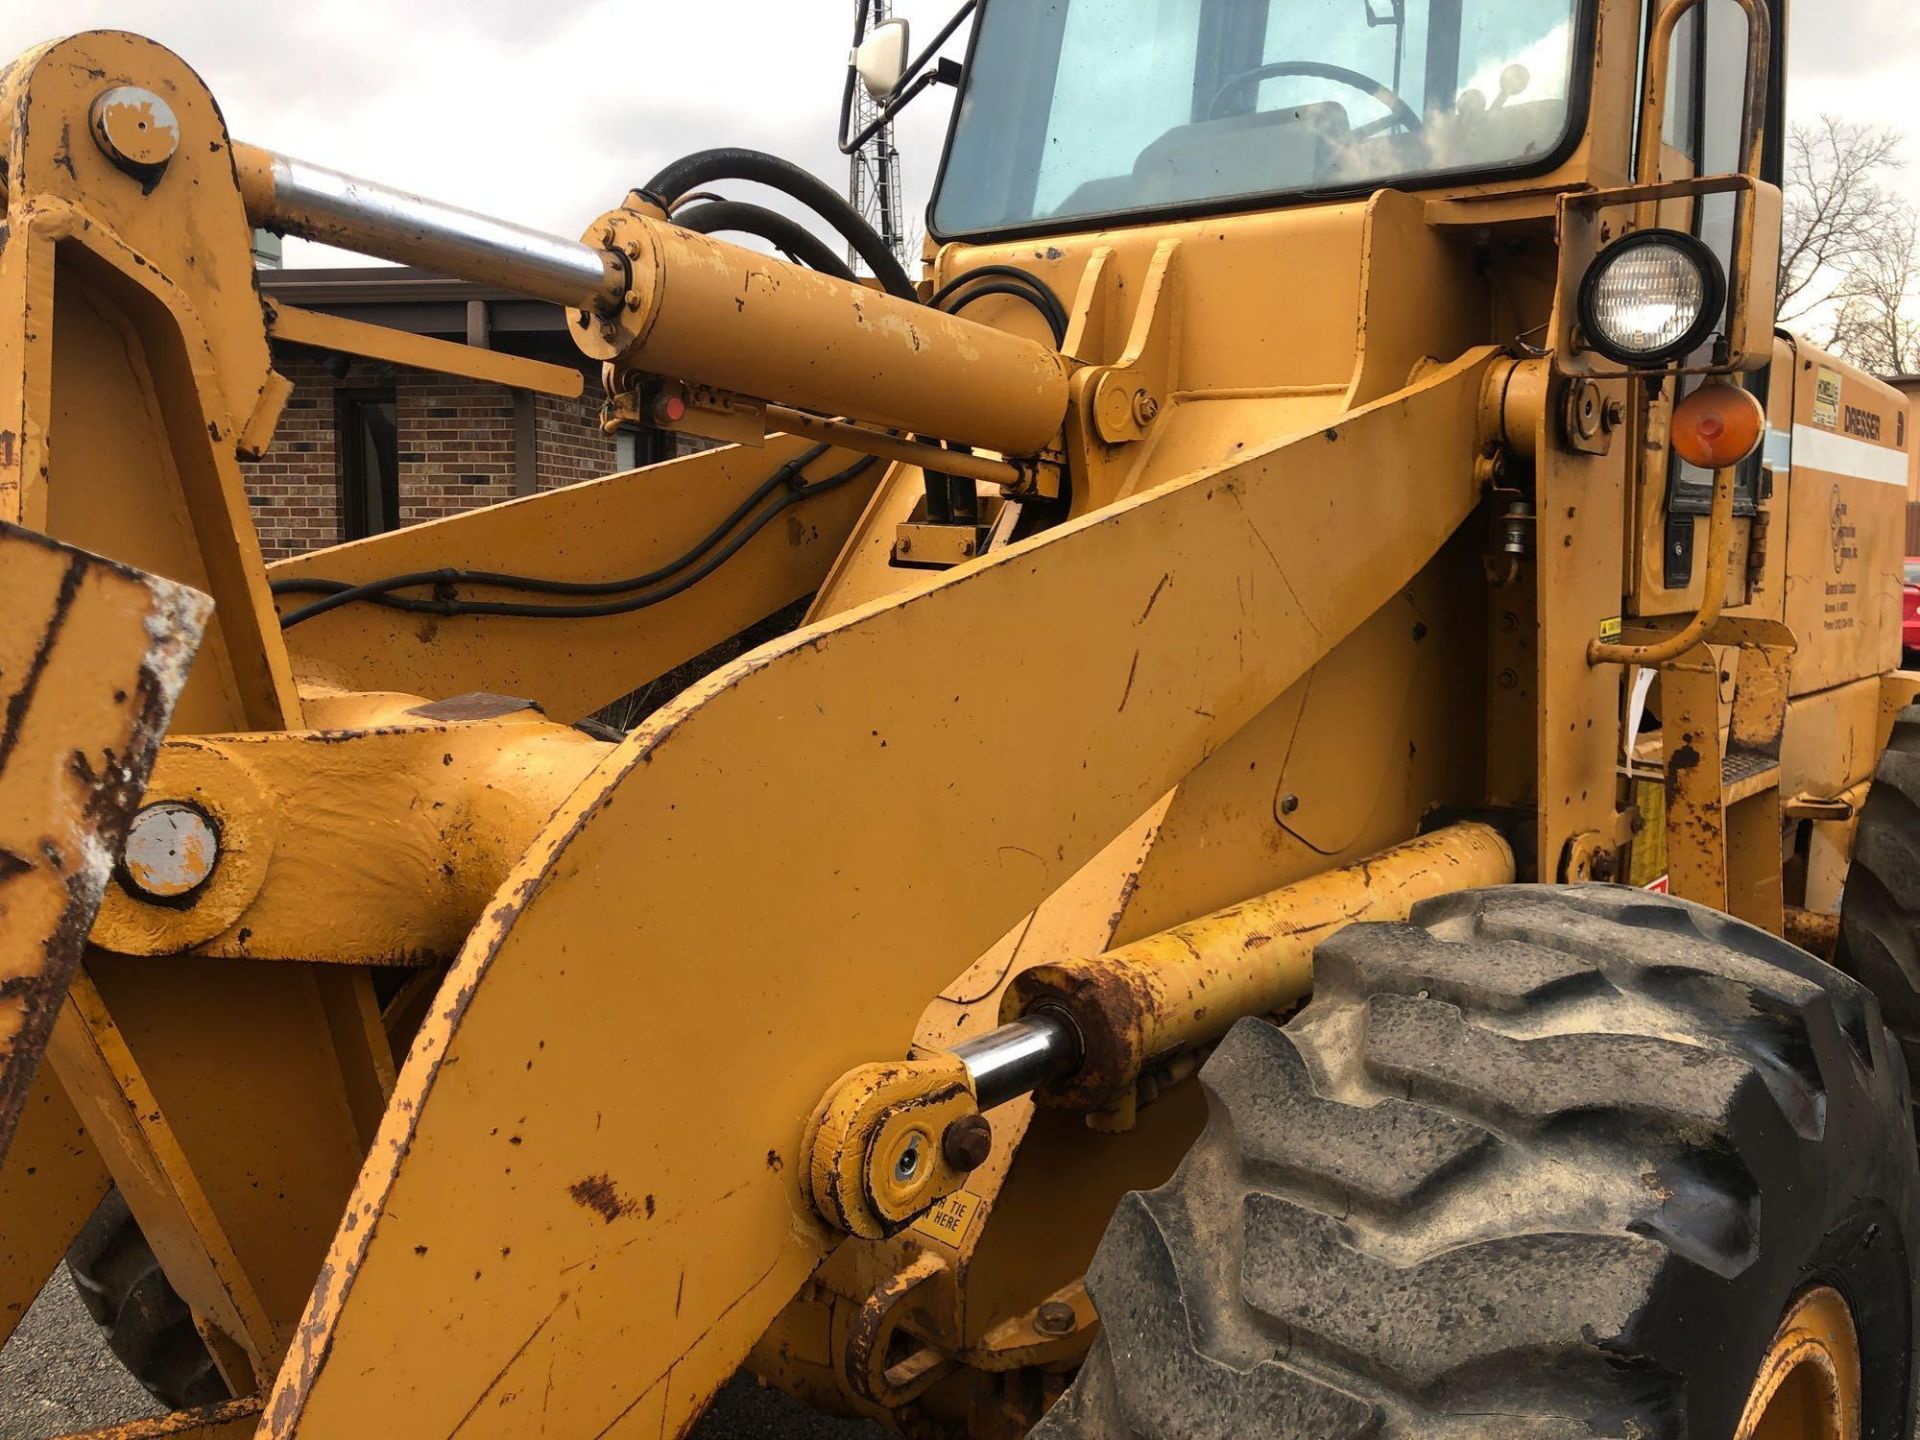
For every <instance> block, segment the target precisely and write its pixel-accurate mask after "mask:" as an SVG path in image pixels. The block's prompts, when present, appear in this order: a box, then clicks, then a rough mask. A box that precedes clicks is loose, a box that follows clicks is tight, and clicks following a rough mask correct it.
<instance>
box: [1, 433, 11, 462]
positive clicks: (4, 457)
mask: <svg viewBox="0 0 1920 1440" xmlns="http://www.w3.org/2000/svg"><path fill="white" fill-rule="evenodd" d="M13 449H14V445H13V431H11V430H0V465H6V466H9V467H11V466H12V465H13V463H14V455H13Z"/></svg>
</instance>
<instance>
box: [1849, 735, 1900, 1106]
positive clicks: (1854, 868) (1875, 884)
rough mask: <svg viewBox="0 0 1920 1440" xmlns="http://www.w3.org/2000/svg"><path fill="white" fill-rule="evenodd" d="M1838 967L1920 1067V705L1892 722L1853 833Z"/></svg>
mask: <svg viewBox="0 0 1920 1440" xmlns="http://www.w3.org/2000/svg"><path fill="white" fill-rule="evenodd" d="M1834 963H1835V964H1837V965H1839V966H1840V968H1841V969H1843V970H1845V971H1846V972H1847V973H1848V974H1850V975H1853V976H1856V977H1858V978H1859V979H1860V980H1861V981H1862V982H1863V983H1865V985H1866V987H1867V988H1868V989H1869V990H1871V991H1873V993H1874V994H1875V995H1876V996H1878V997H1879V1000H1880V1008H1881V1010H1882V1012H1883V1013H1884V1014H1885V1015H1886V1017H1887V1028H1888V1029H1890V1030H1892V1031H1893V1033H1894V1035H1895V1036H1896V1037H1897V1038H1898V1039H1899V1041H1900V1048H1901V1050H1902V1051H1904V1052H1905V1054H1906V1057H1907V1069H1908V1070H1909V1071H1912V1070H1913V1069H1914V1068H1915V1067H1916V1065H1920V705H1910V706H1908V707H1907V708H1906V709H1905V710H1902V711H1901V712H1900V714H1899V715H1898V716H1897V717H1896V718H1895V719H1894V722H1893V734H1892V737H1891V738H1890V739H1889V740H1888V741H1887V748H1886V749H1885V750H1884V751H1883V752H1882V753H1881V756H1880V763H1879V764H1878V765H1876V766H1875V767H1874V771H1873V784H1872V785H1871V786H1870V787H1869V788H1868V790H1867V803H1866V804H1865V805H1864V806H1863V807H1862V808H1861V811H1860V825H1859V828H1858V829H1857V830H1855V832H1854V839H1853V857H1852V860H1851V863H1850V864H1849V865H1848V867H1847V888H1846V892H1845V894H1844V895H1843V896H1842V897H1841V901H1840V949H1839V952H1838V953H1837V954H1836V955H1835V956H1834Z"/></svg>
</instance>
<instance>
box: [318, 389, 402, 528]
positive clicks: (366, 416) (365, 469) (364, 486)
mask: <svg viewBox="0 0 1920 1440" xmlns="http://www.w3.org/2000/svg"><path fill="white" fill-rule="evenodd" d="M334 412H335V414H336V415H337V416H338V417H339V423H340V450H339V454H340V494H341V499H342V506H341V509H342V512H343V515H342V519H343V521H344V526H343V528H344V531H345V535H344V538H345V539H348V540H359V539H363V538H364V537H366V536H368V535H378V534H380V533H381V532H382V531H383V530H391V529H393V528H394V527H395V526H397V525H398V524H399V523H400V425H399V417H398V413H397V411H396V410H395V407H394V401H393V391H391V390H341V391H337V392H335V394H334Z"/></svg>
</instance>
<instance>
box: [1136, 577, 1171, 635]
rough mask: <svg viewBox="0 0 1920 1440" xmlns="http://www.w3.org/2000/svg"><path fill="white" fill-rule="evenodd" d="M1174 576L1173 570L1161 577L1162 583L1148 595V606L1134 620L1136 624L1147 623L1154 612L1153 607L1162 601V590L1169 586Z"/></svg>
mask: <svg viewBox="0 0 1920 1440" xmlns="http://www.w3.org/2000/svg"><path fill="white" fill-rule="evenodd" d="M1172 578H1173V574H1172V572H1171V571H1169V572H1168V573H1167V574H1164V575H1162V576H1161V577H1160V583H1159V584H1158V585H1156V586H1154V587H1153V593H1152V594H1151V595H1149V596H1147V608H1146V609H1144V610H1142V611H1141V612H1140V618H1139V619H1138V620H1136V621H1134V622H1133V623H1134V624H1136V625H1144V624H1146V621H1147V617H1148V616H1149V615H1151V614H1153V607H1154V606H1156V605H1158V604H1159V603H1160V592H1161V591H1162V590H1164V589H1166V588H1167V582H1168V581H1169V580H1171V579H1172Z"/></svg>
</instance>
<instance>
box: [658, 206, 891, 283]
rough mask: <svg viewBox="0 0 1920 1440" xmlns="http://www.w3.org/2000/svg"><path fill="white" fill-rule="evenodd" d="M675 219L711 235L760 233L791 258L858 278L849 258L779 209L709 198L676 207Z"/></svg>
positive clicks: (843, 277)
mask: <svg viewBox="0 0 1920 1440" xmlns="http://www.w3.org/2000/svg"><path fill="white" fill-rule="evenodd" d="M673 223H674V224H676V225H678V226H680V227H681V228H682V229H685V230H694V231H697V232H698V233H700V234H702V235H712V234H715V233H716V232H718V231H722V230H731V231H737V232H739V233H741V234H745V235H757V236H759V237H760V238H761V239H762V240H765V241H767V242H768V243H769V244H771V245H773V246H775V247H776V248H778V249H780V250H782V251H784V252H785V253H786V254H787V255H788V256H789V257H790V258H791V259H794V260H797V261H799V262H800V263H801V264H802V265H805V266H807V267H808V268H810V269H814V270H818V271H819V272H820V273H821V274H823V275H832V276H835V277H836V278H838V279H841V280H853V281H856V283H857V280H858V277H856V276H855V275H854V273H853V271H852V270H851V269H849V268H848V266H847V262H846V261H844V260H842V259H841V258H840V257H839V256H838V255H836V254H835V253H834V252H833V251H832V250H831V249H830V248H829V247H828V245H827V242H826V241H824V240H822V239H821V238H820V237H819V236H818V235H816V234H814V233H813V232H812V231H811V230H809V229H807V227H806V226H804V225H802V224H801V223H800V222H799V221H798V220H794V219H791V218H790V217H788V216H785V215H782V214H781V213H780V212H779V211H778V210H769V209H768V208H767V207H766V206H764V205H753V204H750V203H748V202H747V201H744V200H707V201H703V202H702V203H700V204H698V205H689V206H688V207H687V208H686V209H684V210H680V211H676V212H675V213H674V216H673Z"/></svg>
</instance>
